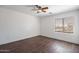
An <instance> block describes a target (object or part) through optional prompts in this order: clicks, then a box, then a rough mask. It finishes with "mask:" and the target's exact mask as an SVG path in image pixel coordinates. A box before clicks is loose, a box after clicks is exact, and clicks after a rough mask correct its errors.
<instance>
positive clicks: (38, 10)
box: [32, 5, 48, 13]
mask: <svg viewBox="0 0 79 59" xmlns="http://www.w3.org/2000/svg"><path fill="white" fill-rule="evenodd" d="M32 10H33V11H36V13H41V12H44V13H46V12H47V10H48V7H45V6H39V5H34V8H33V9H32Z"/></svg>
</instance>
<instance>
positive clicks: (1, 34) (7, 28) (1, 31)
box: [0, 8, 40, 44]
mask: <svg viewBox="0 0 79 59" xmlns="http://www.w3.org/2000/svg"><path fill="white" fill-rule="evenodd" d="M39 34H40V21H39V19H38V18H37V17H34V16H31V15H27V14H23V13H20V12H16V11H13V10H8V9H4V8H0V44H5V43H9V42H13V41H17V40H20V39H24V38H29V37H33V36H37V35H39Z"/></svg>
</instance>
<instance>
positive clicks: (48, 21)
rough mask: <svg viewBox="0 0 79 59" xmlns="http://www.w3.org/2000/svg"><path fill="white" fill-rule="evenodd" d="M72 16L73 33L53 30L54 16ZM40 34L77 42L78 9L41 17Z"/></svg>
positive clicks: (78, 33) (78, 29)
mask: <svg viewBox="0 0 79 59" xmlns="http://www.w3.org/2000/svg"><path fill="white" fill-rule="evenodd" d="M68 16H74V17H75V21H74V33H71V34H70V33H61V32H55V18H63V17H68ZM40 19H41V25H40V26H41V35H43V36H47V37H51V38H56V39H59V40H64V41H68V42H72V43H77V44H79V32H78V31H79V11H72V12H66V13H61V14H56V15H53V16H48V17H41V18H40Z"/></svg>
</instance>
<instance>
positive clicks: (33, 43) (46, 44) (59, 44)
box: [0, 36, 79, 53]
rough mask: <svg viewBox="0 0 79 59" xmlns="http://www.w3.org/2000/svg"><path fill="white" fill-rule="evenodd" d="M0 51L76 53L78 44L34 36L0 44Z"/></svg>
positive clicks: (78, 49) (78, 47)
mask: <svg viewBox="0 0 79 59" xmlns="http://www.w3.org/2000/svg"><path fill="white" fill-rule="evenodd" d="M0 52H6V53H9V52H10V53H78V52H79V45H78V44H73V43H68V42H65V41H60V40H55V39H52V38H48V37H44V36H36V37H32V38H29V39H24V40H20V41H16V42H12V43H8V44H4V45H1V46H0Z"/></svg>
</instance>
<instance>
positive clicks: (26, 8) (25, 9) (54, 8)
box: [0, 5, 79, 16]
mask: <svg viewBox="0 0 79 59" xmlns="http://www.w3.org/2000/svg"><path fill="white" fill-rule="evenodd" d="M45 6H48V8H49V9H48V12H47V13H39V14H37V13H34V11H32V9H33V5H1V6H0V7H1V8H7V9H11V10H14V11H18V12H22V13H26V14H30V15H35V16H47V15H53V14H57V13H62V12H67V11H72V10H77V9H79V6H78V5H45Z"/></svg>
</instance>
